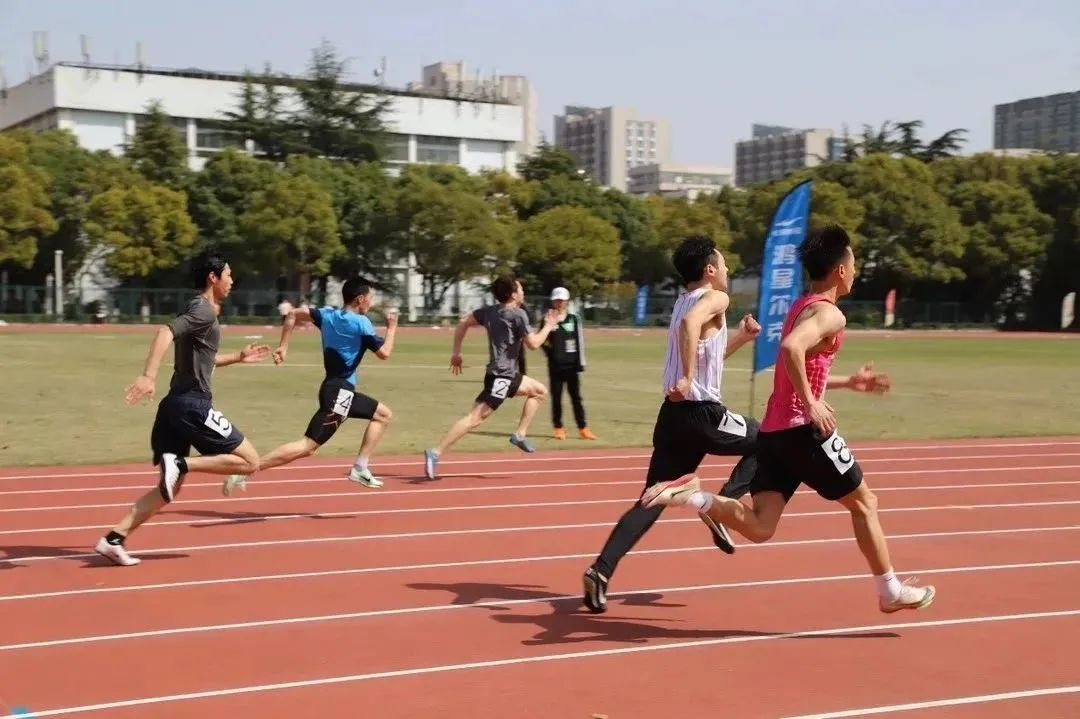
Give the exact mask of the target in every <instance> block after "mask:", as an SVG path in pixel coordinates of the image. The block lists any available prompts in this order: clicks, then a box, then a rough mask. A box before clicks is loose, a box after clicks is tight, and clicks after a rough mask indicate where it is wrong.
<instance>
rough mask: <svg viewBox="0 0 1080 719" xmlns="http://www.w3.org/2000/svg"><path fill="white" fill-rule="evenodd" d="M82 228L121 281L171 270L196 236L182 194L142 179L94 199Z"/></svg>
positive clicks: (105, 192)
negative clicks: (157, 271) (97, 246)
mask: <svg viewBox="0 0 1080 719" xmlns="http://www.w3.org/2000/svg"><path fill="white" fill-rule="evenodd" d="M85 230H86V234H87V237H88V238H89V239H90V241H91V242H92V243H95V244H97V245H99V246H100V247H102V248H103V249H104V250H105V264H106V265H107V266H108V268H109V270H111V271H112V272H113V274H115V275H116V276H117V277H121V278H125V279H127V278H136V277H140V278H146V277H148V276H150V274H151V273H152V272H153V271H155V270H163V269H169V268H172V267H175V266H176V265H177V264H179V263H180V262H181V261H182V260H183V259H184V258H185V257H186V256H187V255H188V254H189V252H190V248H191V247H192V246H193V245H194V244H195V236H196V228H195V223H193V222H192V221H191V218H190V216H189V215H188V213H187V197H186V196H185V195H184V193H182V192H177V191H176V190H172V189H170V188H168V187H163V186H161V185H153V184H150V183H148V182H145V181H143V182H139V183H137V184H134V185H130V186H127V187H113V188H111V189H108V190H105V191H104V192H102V193H100V194H98V195H95V196H94V197H93V199H91V200H90V203H89V206H88V207H87V213H86V224H85Z"/></svg>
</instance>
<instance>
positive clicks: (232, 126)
mask: <svg viewBox="0 0 1080 719" xmlns="http://www.w3.org/2000/svg"><path fill="white" fill-rule="evenodd" d="M280 81H281V78H279V77H278V76H277V75H275V74H274V72H273V71H272V69H271V67H270V65H266V67H265V68H264V70H263V73H262V74H261V75H255V74H253V73H251V72H246V73H244V79H243V82H242V85H241V89H240V97H239V98H238V106H237V108H236V109H235V110H230V111H227V112H225V113H224V120H223V123H222V125H223V127H224V128H225V129H226V130H229V131H231V132H235V133H236V134H237V135H238V136H239V137H242V138H245V139H248V140H252V141H253V142H254V143H255V149H256V151H257V152H259V153H261V154H262V155H263V156H264V157H266V158H268V159H271V160H284V159H285V158H286V157H288V156H289V155H290V154H293V153H295V152H297V151H299V150H300V147H301V142H300V138H299V134H298V130H297V128H296V127H295V125H294V124H293V121H292V118H291V117H290V116H289V115H288V113H287V112H286V109H285V91H284V88H283V87H282V86H281V85H280V84H279V83H280Z"/></svg>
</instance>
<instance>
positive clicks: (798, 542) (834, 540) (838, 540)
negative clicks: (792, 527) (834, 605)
mask: <svg viewBox="0 0 1080 719" xmlns="http://www.w3.org/2000/svg"><path fill="white" fill-rule="evenodd" d="M666 521H668V522H672V523H679V522H695V521H697V520H694V519H670V520H666ZM610 526H611V524H610V523H609V522H596V523H593V524H558V525H546V526H532V527H508V528H504V529H493V530H473V529H468V530H451V531H447V532H440V533H438V534H443V535H447V534H451V535H460V534H475V533H478V532H489V531H490V532H520V531H530V530H536V531H543V530H566V529H581V528H594V527H610ZM1075 530H1080V524H1073V525H1064V526H1053V527H1020V528H1013V529H967V530H955V531H951V532H915V533H908V534H890V535H889V541H894V540H895V541H899V540H902V539H929V538H938V537H977V536H984V535H1001V534H1026V533H1037V532H1070V531H1075ZM430 534H431V533H428V534H419V535H404V536H406V537H411V536H430ZM387 536H388V535H384V534H376V535H355V536H348V537H321V538H316V539H277V540H269V541H262V542H236V543H230V544H200V545H196V546H191V547H167V548H159V549H144V550H140V551H134V552H131V554H133V555H136V556H147V555H154V554H169V553H173V552H180V551H186V552H190V551H200V550H206V549H241V548H248V547H265V546H281V545H291V544H317V543H322V542H351V541H363V540H368V539H383V538H386V537H387ZM390 536H391V537H392V538H399V537H395V536H393V535H390ZM854 541H855V540H854V538H852V537H826V538H816V539H788V540H781V541H773V542H766V543H764V544H740V545H738V546H739V547H740V548H743V549H769V548H773V547H796V546H809V545H821V544H843V543H847V542H854ZM705 551H708V552H714V551H716V549H715V548H714V547H712V546H708V547H704V546H701V547H676V548H672V549H635V550H634V551H633V552H631V553H632V554H635V555H638V554H642V555H645V554H672V553H677V552H705ZM98 556H99V555H97V554H94V553H90V552H88V553H85V554H67V555H61V556H57V555H44V556H36V557H11V558H9V559H7V561H9V562H12V563H18V562H34V561H48V560H57V559H96V558H98ZM595 556H596V551H595V550H593V551H592V552H588V553H582V554H564V555H552V556H541V557H519V558H516V559H480V560H470V561H462V562H436V563H431V564H405V565H398V566H384V567H364V568H360V569H343V570H329V571H327V572H298V573H295V574H277V575H263V576H256V577H250V578H248V577H241V578H238V579H233V578H227V579H204V580H194V581H192V582H190V583H189V582H175V583H166V584H160V585H146V586H148V587H149V588H156V587H162V588H168V587H173V586H181V587H182V586H188V585H189V584H190V585H191V586H198V585H200V584H228V583H231V582H235V581H248V580H249V579H250V580H252V581H259V580H263V579H268V580H269V579H289V578H292V577H309V576H311V577H317V576H333V575H335V574H367V573H372V572H393V571H402V570H408V569H438V568H443V567H466V566H482V565H487V564H505V563H508V562H509V563H513V562H526V561H528V562H538V561H548V560H558V559H580V558H583V557H595ZM139 588H140V585H135V586H134V587H105V588H100V589H87V590H73V593H78V594H94V593H97V592H111V591H133V590H135V589H139ZM65 593H66V592H65ZM39 596H42V597H44V596H51V593H49V592H45V593H43V594H40V595H38V594H29V595H14V596H11V597H3V598H2V599H22V598H28V599H33V598H36V597H39Z"/></svg>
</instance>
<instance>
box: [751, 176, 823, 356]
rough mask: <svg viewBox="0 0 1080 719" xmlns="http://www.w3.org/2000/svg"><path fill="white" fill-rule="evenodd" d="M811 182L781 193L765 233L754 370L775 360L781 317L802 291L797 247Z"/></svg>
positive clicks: (805, 219) (807, 219)
mask: <svg viewBox="0 0 1080 719" xmlns="http://www.w3.org/2000/svg"><path fill="white" fill-rule="evenodd" d="M811 184H812V183H811V181H810V180H807V181H806V182H803V183H801V184H799V185H796V186H795V187H794V188H792V190H791V191H790V192H788V193H787V194H786V195H784V198H783V199H782V200H781V201H780V204H779V205H778V206H777V208H776V212H775V214H774V215H773V219H772V224H771V225H770V226H769V234H768V235H766V237H765V254H764V255H763V257H762V261H761V284H760V287H759V290H758V308H757V319H758V322H760V323H761V334H759V335H758V336H757V339H756V340H755V341H754V372H755V373H756V372H760V371H761V370H763V369H766V368H768V367H771V366H772V365H774V364H776V355H777V353H778V352H779V351H780V334H781V332H782V331H783V328H784V318H785V317H787V312H788V310H789V309H790V308H791V305H792V303H793V302H794V301H795V300H796V299H798V297H799V295H800V294H801V293H802V276H803V271H802V265H801V264H800V262H799V247H800V246H801V245H802V243H803V240H805V239H806V232H807V228H808V225H809V224H810V188H811Z"/></svg>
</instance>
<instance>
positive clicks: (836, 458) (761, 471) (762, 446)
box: [750, 424, 863, 501]
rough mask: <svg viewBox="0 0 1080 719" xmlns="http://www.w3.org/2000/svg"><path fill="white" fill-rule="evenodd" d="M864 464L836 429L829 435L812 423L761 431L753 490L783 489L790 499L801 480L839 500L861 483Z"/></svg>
mask: <svg viewBox="0 0 1080 719" xmlns="http://www.w3.org/2000/svg"><path fill="white" fill-rule="evenodd" d="M862 479H863V474H862V467H860V466H859V463H858V462H856V461H855V456H854V455H853V454H852V453H851V450H850V449H849V448H848V446H847V442H845V441H844V438H843V437H841V436H840V435H839V434H837V433H836V432H833V433H832V435H831V436H829V437H826V436H825V435H823V434H822V433H821V431H820V430H818V428H817V427H816V426H814V425H812V424H806V425H802V426H800V427H793V428H792V429H785V430H781V431H779V432H762V433H761V434H759V435H758V462H757V472H756V473H755V475H754V477H753V479H752V480H751V481H750V492H751V494H757V493H758V492H780V493H781V494H783V495H784V499H785V500H790V499H791V497H792V495H794V494H795V490H796V489H798V488H799V485H800V484H805V485H806V486H807V487H810V488H811V489H813V490H814V491H815V492H817V493H818V494H819V495H821V496H822V497H823V498H824V499H828V500H830V501H836V500H838V499H841V498H843V497H845V496H847V495H848V494H851V493H852V492H854V491H855V490H856V489H858V487H859V485H860V484H862Z"/></svg>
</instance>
